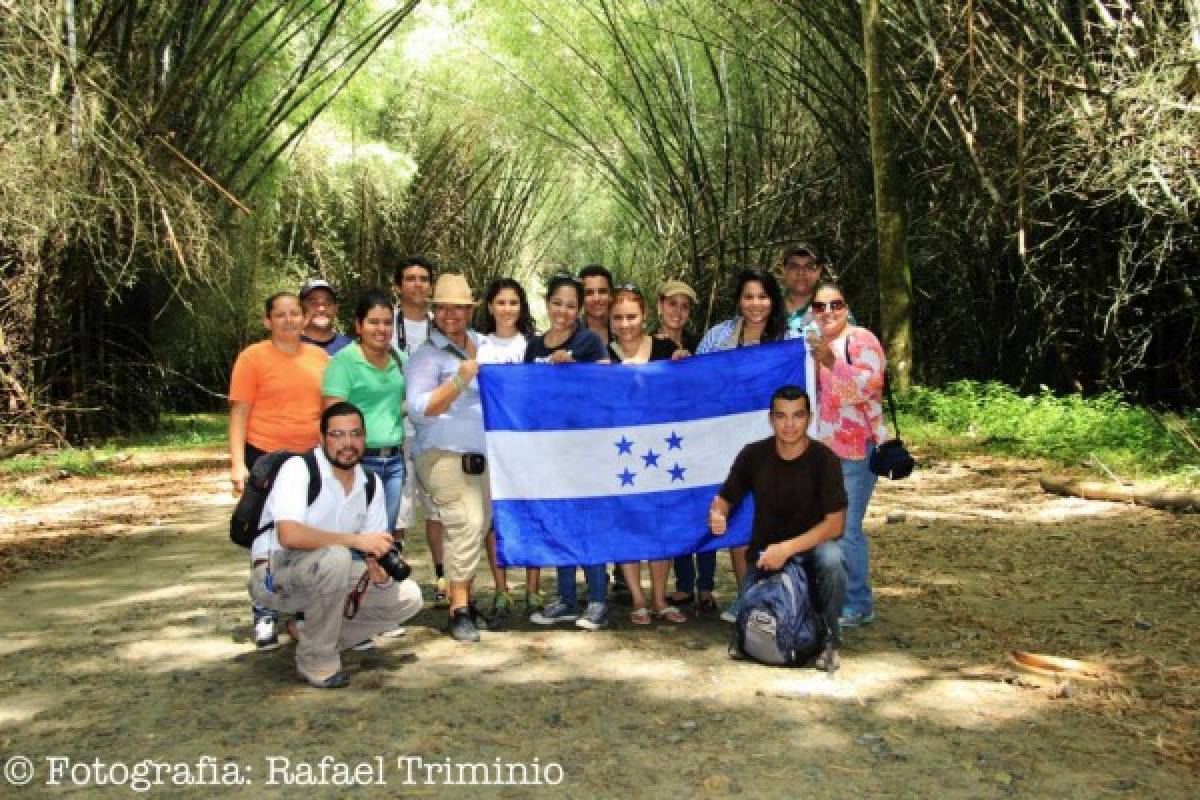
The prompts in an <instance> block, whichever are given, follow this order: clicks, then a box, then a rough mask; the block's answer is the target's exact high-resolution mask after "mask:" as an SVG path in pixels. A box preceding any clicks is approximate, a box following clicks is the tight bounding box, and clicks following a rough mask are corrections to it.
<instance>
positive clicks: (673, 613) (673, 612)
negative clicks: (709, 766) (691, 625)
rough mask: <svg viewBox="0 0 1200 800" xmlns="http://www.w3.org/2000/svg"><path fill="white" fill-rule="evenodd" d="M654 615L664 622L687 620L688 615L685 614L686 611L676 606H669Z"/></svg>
mask: <svg viewBox="0 0 1200 800" xmlns="http://www.w3.org/2000/svg"><path fill="white" fill-rule="evenodd" d="M654 616H656V617H658V618H659V619H661V620H663V621H664V622H674V623H676V624H678V623H680V622H687V617H686V616H684V613H683V612H682V611H680V610H679V609H678V608H676V607H675V606H667V607H666V608H664V609H662V610H660V611H655V612H654Z"/></svg>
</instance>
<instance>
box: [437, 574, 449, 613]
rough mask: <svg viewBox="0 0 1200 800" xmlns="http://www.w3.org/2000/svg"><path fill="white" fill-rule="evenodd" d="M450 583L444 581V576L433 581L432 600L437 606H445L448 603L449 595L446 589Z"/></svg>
mask: <svg viewBox="0 0 1200 800" xmlns="http://www.w3.org/2000/svg"><path fill="white" fill-rule="evenodd" d="M449 588H450V584H448V583H446V579H445V578H438V579H437V580H436V581H434V582H433V602H434V605H437V606H438V607H445V606H447V605H449V604H450V595H449V593H448V591H447V590H448V589H449Z"/></svg>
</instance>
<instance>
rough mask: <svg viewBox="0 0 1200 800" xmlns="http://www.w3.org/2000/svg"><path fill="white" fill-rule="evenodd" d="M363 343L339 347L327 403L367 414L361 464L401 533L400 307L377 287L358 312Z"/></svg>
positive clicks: (327, 378) (324, 385)
mask: <svg viewBox="0 0 1200 800" xmlns="http://www.w3.org/2000/svg"><path fill="white" fill-rule="evenodd" d="M354 317H355V323H354V328H355V331H356V332H357V333H358V341H357V342H355V343H354V344H351V345H347V346H346V347H344V348H342V349H341V350H340V351H338V353H337V355H335V356H334V357H333V358H332V359H330V361H329V366H328V367H326V369H325V375H324V377H323V378H322V380H321V397H322V399H323V400H324V402H325V407H326V408H328V407H329V406H331V405H333V404H334V403H336V402H338V401H341V400H345V401H347V402H350V403H353V404H354V405H355V406H357V407H358V409H359V411H361V412H362V415H363V420H364V421H365V423H366V426H367V449H366V451H365V452H364V453H363V459H362V465H363V468H364V469H367V470H370V471H371V472H374V473H375V474H376V475H378V476H379V478H380V480H382V481H383V491H384V494H385V495H386V497H387V515H388V529H389V532H390V533H391V534H392V535H393V536H394V535H395V534H396V517H397V514H399V512H400V497H401V496H402V495H403V494H404V478H405V475H404V449H403V445H404V372H403V370H402V369H401V367H402V363H401V357H400V355H399V354H398V353H397V352H396V351H395V350H393V349H392V327H393V325H394V324H395V321H394V320H395V308H394V306H393V305H392V300H391V298H390V297H389V296H388V295H387V293H385V292H383V291H380V290H378V289H372V290H371V291H369V292H367V293H366V294H365V295H363V298H362V300H360V301H359V303H358V308H357V309H355V312H354Z"/></svg>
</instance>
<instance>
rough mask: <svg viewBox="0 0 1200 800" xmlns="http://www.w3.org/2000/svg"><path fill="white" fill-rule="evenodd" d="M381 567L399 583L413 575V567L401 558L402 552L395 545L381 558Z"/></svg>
mask: <svg viewBox="0 0 1200 800" xmlns="http://www.w3.org/2000/svg"><path fill="white" fill-rule="evenodd" d="M379 566H381V567H383V571H384V572H386V573H387V574H388V575H389V576H391V578H392V580H394V581H397V582H399V581H402V580H405V579H406V578H408V576H409V575H411V574H412V567H410V566H409V565H408V562H407V561H405V560H404V559H403V558H402V557H401V556H400V551H399V550H398V549H397V548H396V547H395V546H394V545H393V546H392V548H391V549H390V550H388V551H387V552H386V553H384V554H383V555H382V556H380V557H379Z"/></svg>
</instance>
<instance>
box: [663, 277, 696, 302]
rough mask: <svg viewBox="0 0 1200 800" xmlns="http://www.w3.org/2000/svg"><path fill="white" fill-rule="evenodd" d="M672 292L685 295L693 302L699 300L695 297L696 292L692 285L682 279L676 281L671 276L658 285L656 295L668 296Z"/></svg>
mask: <svg viewBox="0 0 1200 800" xmlns="http://www.w3.org/2000/svg"><path fill="white" fill-rule="evenodd" d="M673 294H682V295H687V297H688V299H689V300H691V301H692V302H693V303H698V302H699V300H697V299H696V293H695V292H693V291H692V287H690V286H688V285H687V284H686V283H684V282H683V281H677V280H675V279H673V278H672V279H671V280H669V281H666V282H665V283H663V285H662V286H661V287H659V290H658V296H659V297H670V296H671V295H673Z"/></svg>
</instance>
